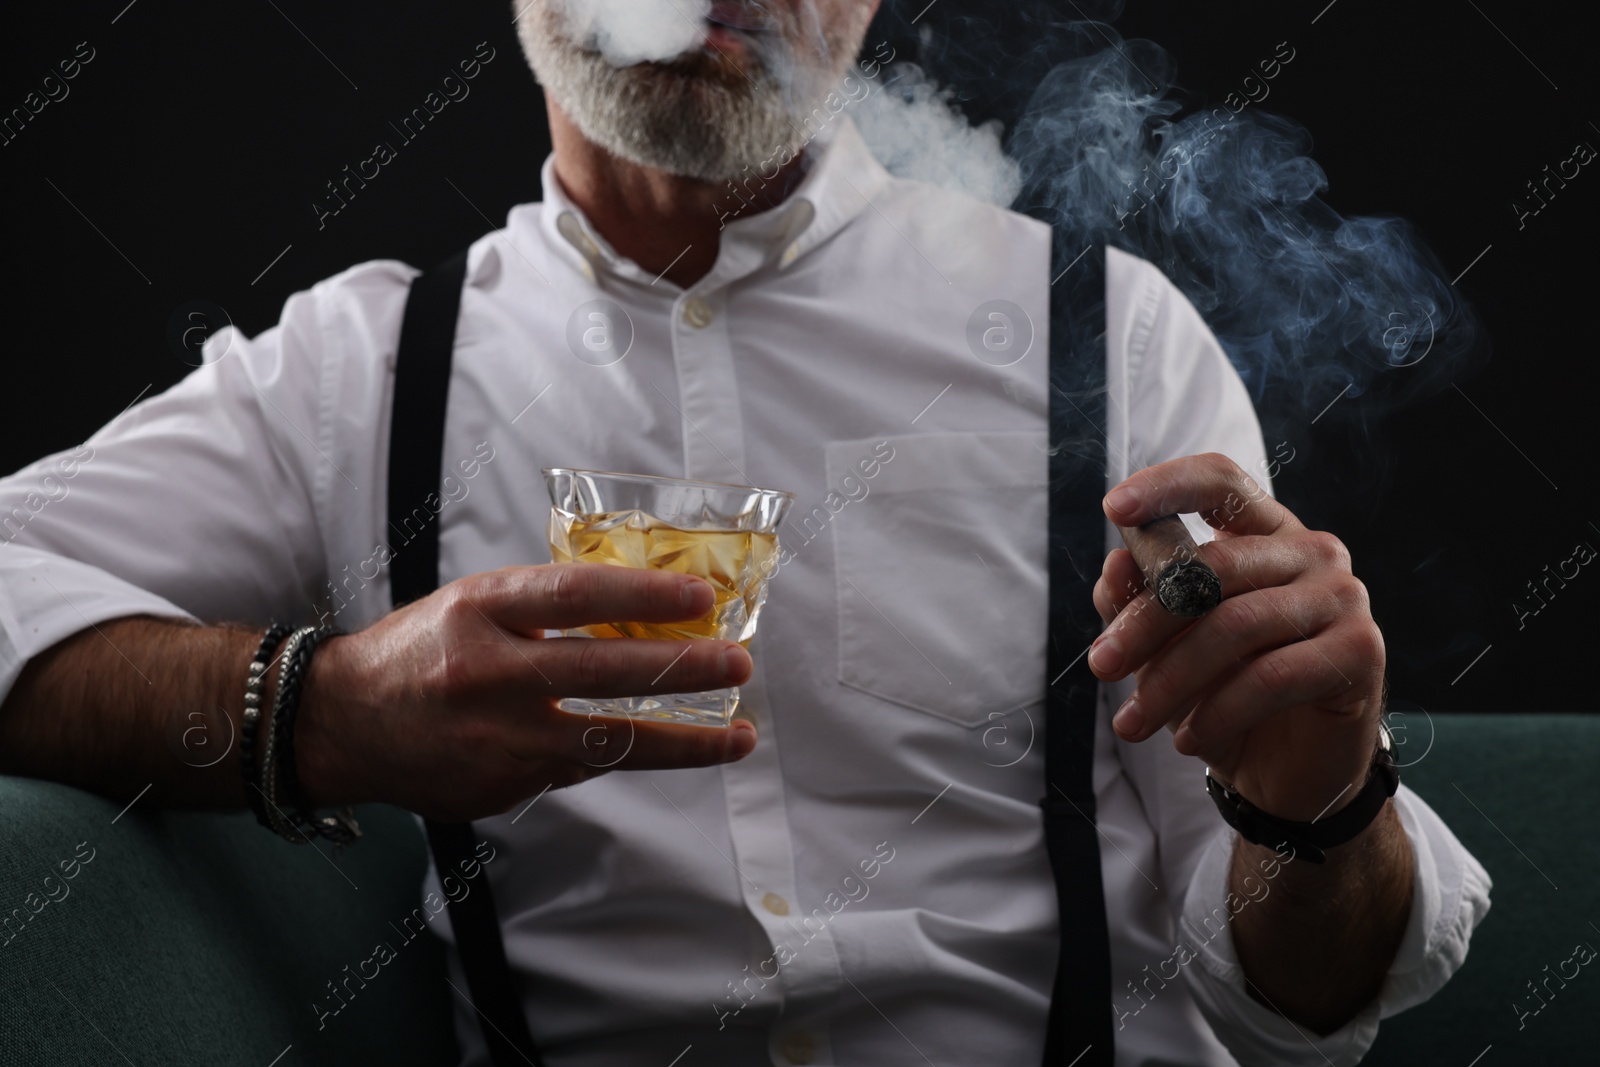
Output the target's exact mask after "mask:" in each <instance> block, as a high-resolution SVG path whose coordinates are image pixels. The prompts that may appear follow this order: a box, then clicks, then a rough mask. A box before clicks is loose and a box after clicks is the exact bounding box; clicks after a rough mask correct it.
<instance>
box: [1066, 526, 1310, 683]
mask: <svg viewBox="0 0 1600 1067" xmlns="http://www.w3.org/2000/svg"><path fill="white" fill-rule="evenodd" d="M1321 544H1322V542H1321V540H1320V539H1304V538H1293V539H1284V538H1272V537H1235V538H1230V539H1228V540H1226V541H1208V542H1207V543H1206V544H1203V545H1201V546H1200V548H1199V553H1198V554H1199V557H1200V558H1201V559H1202V560H1204V561H1205V562H1206V563H1208V564H1210V565H1211V569H1212V570H1214V571H1216V572H1217V577H1218V578H1220V579H1221V580H1222V596H1223V601H1222V605H1218V606H1217V607H1216V608H1213V609H1212V612H1211V614H1215V613H1216V612H1217V611H1220V610H1222V606H1223V605H1226V604H1227V602H1228V598H1230V597H1234V596H1238V595H1240V594H1241V593H1247V592H1252V591H1254V590H1257V589H1266V588H1270V587H1273V586H1279V585H1286V584H1288V583H1289V582H1292V581H1294V579H1296V578H1297V577H1299V576H1300V575H1301V574H1303V573H1305V572H1306V571H1307V570H1310V569H1312V568H1313V567H1316V566H1320V565H1322V560H1323V559H1324V556H1325V553H1324V550H1323V549H1322V547H1321ZM1138 581H1139V582H1140V583H1141V585H1143V578H1142V577H1141V578H1139V579H1138ZM1207 617H1209V616H1207ZM1194 622H1195V620H1193V619H1186V618H1181V617H1179V616H1177V615H1174V614H1172V613H1171V612H1170V611H1168V610H1167V609H1166V608H1163V607H1162V606H1161V605H1160V604H1159V603H1158V602H1157V601H1156V599H1155V595H1154V594H1153V593H1152V592H1150V591H1149V590H1148V589H1144V590H1142V591H1141V592H1140V594H1139V596H1138V597H1137V598H1136V599H1135V600H1134V601H1132V602H1131V603H1130V604H1129V605H1127V606H1126V607H1124V609H1123V610H1122V611H1121V612H1119V613H1118V614H1117V617H1116V619H1115V620H1114V621H1113V622H1112V623H1111V624H1110V625H1109V626H1107V627H1106V629H1105V631H1104V632H1103V633H1102V634H1101V635H1100V636H1099V637H1098V638H1096V639H1095V643H1094V646H1093V648H1091V649H1090V652H1089V668H1090V669H1091V670H1092V671H1094V673H1095V676H1096V677H1098V678H1100V679H1101V680H1103V681H1108V682H1111V681H1116V680H1117V679H1118V678H1123V677H1126V676H1127V675H1129V674H1131V673H1132V672H1134V671H1136V670H1138V669H1139V668H1140V667H1141V666H1143V665H1144V664H1145V663H1146V662H1147V661H1148V660H1149V659H1150V657H1152V656H1154V655H1155V654H1156V653H1157V652H1159V651H1160V650H1161V649H1162V648H1164V647H1166V644H1167V642H1169V641H1171V640H1172V639H1173V638H1174V637H1176V636H1177V635H1178V634H1180V633H1182V632H1183V631H1184V630H1185V629H1187V628H1188V627H1190V626H1192V625H1194Z"/></svg>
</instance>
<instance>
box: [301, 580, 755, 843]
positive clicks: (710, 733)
mask: <svg viewBox="0 0 1600 1067" xmlns="http://www.w3.org/2000/svg"><path fill="white" fill-rule="evenodd" d="M712 602H713V592H712V589H711V586H710V585H709V584H708V583H707V582H705V581H704V580H702V579H699V578H694V577H691V576H689V575H683V574H672V573H668V572H664V571H651V570H641V569H634V568H628V567H611V566H605V565H602V564H592V563H558V564H549V565H545V566H535V567H507V568H504V569H502V570H498V571H490V572H486V573H483V574H476V575H472V576H470V577H467V578H462V579H460V580H458V581H455V582H451V583H450V584H449V585H446V586H444V587H443V588H441V589H439V590H438V591H436V592H435V593H433V594H432V595H430V596H427V597H424V598H423V599H421V600H418V601H416V602H414V603H412V604H408V605H406V606H405V607H402V608H400V609H398V610H396V611H394V612H392V613H390V614H389V615H387V616H386V617H384V618H383V619H381V620H379V621H378V622H376V623H374V624H373V625H372V626H370V627H368V628H367V629H365V630H362V631H360V632H358V633H353V634H349V635H346V636H342V637H336V638H333V639H331V640H329V641H327V642H325V643H324V644H323V645H322V646H321V647H320V648H319V649H318V651H317V653H316V656H315V658H314V659H313V660H312V665H311V671H310V673H309V675H308V677H307V681H306V687H305V693H304V696H303V698H302V704H301V708H300V712H299V716H298V718H297V720H296V723H295V756H296V762H297V764H298V770H299V773H300V778H301V781H302V782H303V783H304V785H305V787H306V789H307V791H308V794H309V796H310V798H311V799H312V801H313V802H314V803H317V804H319V805H332V804H341V805H342V804H346V803H360V802H367V801H382V802H386V803H392V804H398V805H401V806H402V807H406V808H409V809H411V810H412V811H416V812H418V813H420V814H422V815H424V816H427V817H429V818H433V819H440V820H444V821H461V820H466V819H474V818H484V817H486V816H490V815H497V814H500V813H502V812H505V811H508V810H510V809H511V808H512V807H514V806H516V805H517V804H518V803H519V802H521V801H523V800H526V799H527V798H530V797H533V796H535V795H537V794H538V793H539V792H540V791H541V790H543V789H545V788H547V787H556V788H559V787H561V786H566V785H573V784H575V783H577V782H582V781H584V780H586V779H588V778H593V777H595V776H596V775H599V774H603V773H605V772H606V771H607V770H611V769H617V770H638V769H646V768H663V767H703V766H707V765H710V764H716V763H726V762H731V761H733V760H737V759H742V758H743V757H744V756H745V755H747V754H748V753H749V752H750V750H751V749H752V748H754V747H755V742H756V732H755V727H754V726H752V725H751V724H750V723H748V722H745V721H742V720H741V721H737V722H735V723H733V724H732V725H731V726H729V727H727V728H726V729H724V728H721V727H711V726H692V725H687V724H679V723H667V722H656V721H647V720H624V719H616V718H609V717H601V716H585V715H576V714H571V713H568V712H564V711H562V710H560V709H559V708H557V707H556V701H557V700H558V699H560V698H562V697H619V696H643V695H647V694H652V693H694V692H701V691H704V690H709V689H721V688H724V687H726V686H731V685H738V684H740V683H741V682H743V681H745V680H746V679H748V678H749V677H750V671H751V662H750V656H749V654H748V653H747V652H746V651H745V650H744V649H743V648H741V647H740V646H739V644H738V643H737V642H733V641H712V640H697V641H650V640H634V639H629V638H613V639H603V640H596V639H589V638H566V637H556V638H545V637H544V636H543V631H544V630H546V629H550V630H562V629H567V628H569V627H574V626H583V625H587V624H591V623H605V622H615V621H618V620H627V621H630V622H674V621H680V620H686V619H694V618H700V617H702V616H704V615H705V614H706V613H707V612H709V611H710V610H711V607H712Z"/></svg>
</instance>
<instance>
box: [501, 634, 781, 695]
mask: <svg viewBox="0 0 1600 1067" xmlns="http://www.w3.org/2000/svg"><path fill="white" fill-rule="evenodd" d="M524 644H526V645H531V646H533V647H532V648H529V649H527V650H526V651H527V653H528V658H529V660H530V663H531V665H535V666H536V667H537V669H538V671H539V673H540V675H541V676H542V678H543V679H544V680H546V681H547V683H548V684H547V685H546V686H543V687H542V688H543V689H544V690H545V691H546V692H548V693H550V694H551V695H554V696H562V697H569V696H570V697H625V696H645V695H648V694H651V693H703V692H705V691H707V690H710V689H725V688H727V687H728V686H733V685H740V684H742V683H743V682H745V681H748V680H749V678H750V672H751V670H752V667H753V665H752V664H751V662H750V653H748V652H746V651H745V650H744V649H743V648H742V647H741V646H740V645H739V643H738V642H736V641H707V640H699V641H655V640H646V639H642V638H631V637H613V638H591V637H557V638H551V639H549V640H542V641H525V642H524ZM513 666H514V665H513ZM524 692H525V690H524Z"/></svg>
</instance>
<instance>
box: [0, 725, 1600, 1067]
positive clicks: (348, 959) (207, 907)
mask: <svg viewBox="0 0 1600 1067" xmlns="http://www.w3.org/2000/svg"><path fill="white" fill-rule="evenodd" d="M1403 725H1404V727H1405V729H1404V730H1403V732H1402V733H1401V735H1400V736H1401V739H1402V742H1403V743H1402V745H1401V748H1400V760H1401V762H1402V764H1409V766H1406V767H1405V770H1404V771H1403V774H1404V777H1405V780H1406V782H1407V783H1408V784H1410V785H1412V786H1413V787H1414V788H1416V789H1417V790H1418V791H1419V792H1420V793H1421V794H1422V795H1423V796H1424V797H1426V798H1427V800H1428V801H1429V803H1431V804H1432V805H1433V806H1434V808H1435V809H1436V810H1438V811H1439V813H1440V814H1441V815H1443V816H1444V818H1445V819H1446V820H1447V821H1448V822H1449V824H1450V825H1451V827H1452V828H1454V830H1455V831H1456V834H1457V835H1458V836H1459V837H1460V838H1461V840H1462V841H1463V842H1464V843H1465V844H1466V845H1467V847H1468V848H1470V849H1471V850H1472V851H1473V852H1474V853H1475V854H1476V855H1477V856H1478V857H1479V859H1480V860H1481V861H1482V862H1483V864H1484V866H1485V867H1487V868H1488V870H1489V873H1490V875H1491V876H1492V877H1493V878H1494V881H1495V887H1494V896H1493V899H1494V906H1493V908H1492V909H1491V911H1490V913H1489V916H1488V918H1487V919H1486V920H1485V921H1484V925H1483V926H1482V927H1481V928H1480V929H1479V932H1478V934H1477V936H1476V937H1475V938H1474V940H1473V947H1472V953H1471V955H1470V956H1469V958H1468V960H1467V963H1466V965H1465V966H1464V967H1463V968H1462V970H1461V972H1460V973H1459V974H1458V975H1457V976H1456V978H1455V979H1454V980H1453V981H1452V982H1451V983H1450V984H1449V985H1448V986H1447V987H1446V988H1445V989H1444V990H1443V991H1442V992H1441V993H1440V994H1439V995H1438V996H1437V997H1435V998H1434V999H1433V1000H1432V1001H1430V1002H1429V1003H1427V1004H1425V1005H1423V1006H1422V1007H1420V1008H1417V1009H1415V1010H1413V1011H1411V1012H1407V1013H1406V1014H1404V1015H1401V1016H1398V1017H1396V1018H1394V1019H1392V1020H1390V1021H1389V1022H1387V1023H1385V1024H1384V1027H1383V1032H1382V1034H1381V1035H1380V1037H1379V1039H1378V1044H1377V1046H1376V1048H1375V1049H1374V1050H1373V1052H1372V1054H1371V1056H1369V1057H1368V1059H1367V1062H1368V1063H1369V1064H1381V1065H1399V1064H1405V1065H1408V1067H1414V1065H1418V1064H1447V1065H1451V1067H1467V1065H1468V1064H1471V1063H1477V1064H1478V1065H1479V1067H1501V1065H1505V1064H1517V1065H1530V1064H1546V1063H1549V1064H1576V1063H1591V1062H1600V1051H1597V1044H1600V1040H1597V1037H1596V1031H1595V1028H1594V1025H1593V1023H1592V1022H1591V1021H1590V1020H1591V1018H1592V1017H1591V1016H1590V1015H1589V1013H1590V1012H1592V1011H1595V1010H1596V1006H1597V1005H1600V976H1591V975H1585V974H1583V973H1582V972H1580V973H1579V975H1578V977H1576V978H1573V979H1572V980H1571V981H1570V982H1568V983H1567V985H1566V988H1561V987H1560V986H1559V985H1557V984H1556V983H1555V982H1551V983H1550V987H1549V988H1551V989H1556V990H1558V991H1559V992H1558V994H1557V995H1556V996H1554V997H1551V996H1549V995H1548V994H1546V996H1545V999H1546V1001H1547V1003H1546V1006H1545V1007H1544V1008H1543V1009H1542V1010H1541V1011H1540V1012H1539V1013H1538V1014H1537V1015H1529V1016H1528V1017H1526V1018H1523V1019H1522V1020H1521V1021H1520V1028H1519V1020H1518V1017H1517V1013H1516V1011H1515V1010H1514V1008H1513V1004H1514V1003H1520V1004H1522V1005H1523V1006H1524V1010H1527V1009H1531V1008H1532V1007H1534V1006H1536V1004H1537V1002H1536V1001H1534V999H1533V997H1532V995H1531V994H1530V993H1529V991H1528V988H1527V985H1526V983H1527V982H1529V981H1530V980H1531V981H1538V980H1540V979H1542V978H1544V977H1545V976H1546V975H1548V974H1550V973H1553V972H1554V971H1555V970H1556V969H1557V968H1558V966H1559V965H1560V964H1561V963H1562V961H1563V960H1566V959H1568V958H1569V957H1570V956H1571V955H1572V949H1573V946H1574V945H1575V944H1577V943H1578V942H1580V941H1586V940H1587V941H1590V942H1591V943H1592V944H1594V945H1596V946H1600V929H1597V928H1596V926H1594V925H1591V922H1593V923H1596V924H1600V889H1597V888H1596V885H1595V882H1596V876H1597V875H1600V854H1597V846H1596V844H1595V842H1596V840H1600V834H1596V833H1595V832H1594V830H1593V828H1592V827H1591V826H1590V825H1589V824H1588V823H1587V820H1586V818H1585V816H1586V815H1587V814H1588V813H1590V812H1593V811H1595V810H1596V808H1597V807H1600V776H1594V774H1593V771H1592V770H1590V768H1592V767H1594V766H1595V765H1596V764H1600V759H1597V760H1595V761H1593V762H1591V760H1590V757H1593V756H1600V717H1594V716H1554V715H1474V716H1465V715H1438V716H1434V717H1433V719H1432V720H1431V721H1429V720H1427V719H1426V717H1425V716H1423V715H1420V714H1412V715H1410V716H1407V717H1406V718H1405V720H1404V723H1403ZM120 808H121V806H120V805H118V804H114V803H112V802H110V801H106V800H103V799H101V798H99V797H95V796H91V795H89V794H87V793H83V792H79V791H77V790H74V789H70V788H67V787H64V786H59V785H54V784H50V783H44V782H36V781H30V780H25V779H17V778H0V812H3V818H0V857H3V858H0V915H5V916H9V917H10V922H9V923H8V924H7V925H6V926H5V927H4V930H3V932H0V1067H12V1065H17V1067H22V1065H26V1067H54V1065H58V1064H59V1065H66V1064H71V1065H74V1067H77V1065H85V1064H94V1065H98V1064H106V1065H108V1067H109V1065H121V1064H137V1065H138V1067H152V1065H156V1064H175V1063H186V1064H207V1065H211V1067H232V1065H238V1067H274V1065H275V1067H303V1065H306V1064H318V1065H321V1064H327V1065H340V1067H343V1065H347V1064H364V1063H381V1064H386V1065H404V1064H427V1065H439V1064H454V1063H455V1041H454V1038H453V1036H452V1033H451V1028H450V1018H451V1011H452V1003H451V1001H452V998H454V997H456V996H458V994H457V993H455V992H453V991H452V989H451V988H450V986H449V984H447V982H446V980H445V972H444V965H443V955H442V952H441V950H440V947H439V945H438V943H437V942H436V941H435V940H434V939H432V938H431V937H427V936H423V937H418V938H417V939H416V940H414V941H410V942H404V943H402V941H401V938H400V937H399V936H397V933H396V929H395V928H396V927H398V926H399V925H400V923H401V921H402V920H403V919H404V918H405V917H406V916H407V915H409V914H410V913H411V911H412V909H413V908H414V907H416V906H417V903H418V885H419V882H420V879H421V877H422V872H423V870H424V867H425V864H426V853H425V848H424V844H423V839H422V836H421V833H420V831H419V828H418V826H417V824H416V822H415V820H414V819H413V818H412V817H411V816H410V815H408V814H406V813H404V812H401V811H398V810H395V809H392V808H383V807H369V808H366V809H364V810H363V811H362V812H361V813H360V816H361V820H362V827H363V829H364V830H365V832H366V837H365V838H364V839H363V840H362V841H361V842H360V844H359V845H358V846H357V847H355V848H351V849H347V850H345V851H344V852H343V853H342V854H336V853H335V852H334V850H333V849H331V848H327V847H323V848H321V849H319V850H313V849H312V848H310V847H304V846H302V847H298V848H295V847H290V846H288V845H285V844H282V843H280V842H278V841H277V840H275V839H274V838H272V837H271V835H269V834H267V833H266V832H265V831H262V830H260V829H259V828H257V827H254V826H253V825H251V824H250V822H249V817H248V816H245V815H240V814H228V815H219V814H213V813H180V812H171V811H161V810H158V809H157V808H155V807H154V806H153V805H151V804H150V803H149V802H148V801H147V800H145V801H139V802H136V803H135V804H134V805H133V806H132V807H131V808H129V809H128V810H127V811H126V812H123V813H121V814H120V815H119V811H120ZM1568 830H1571V831H1573V833H1571V835H1570V836H1569V835H1568V834H1567V831H1568ZM69 872H70V874H71V877H70V878H68V877H67V875H68V873H69ZM47 878H48V879H49V880H48V881H47V880H46V879H47ZM19 909H20V910H19ZM379 942H388V943H389V944H391V945H392V946H393V947H394V948H395V949H396V950H397V951H396V953H395V958H393V959H392V960H391V961H390V962H388V963H387V964H386V965H385V966H383V967H382V968H381V969H380V970H379V971H378V973H377V975H376V977H374V978H372V979H371V980H370V981H368V982H367V983H366V985H365V987H364V988H363V987H359V986H356V985H353V984H352V985H351V986H350V988H353V989H356V990H357V992H356V994H355V996H353V997H349V998H348V1005H347V1006H346V1007H345V1008H344V1009H343V1010H341V1011H340V1012H339V1013H338V1014H337V1015H328V1016H326V1017H319V1013H318V1011H317V1009H316V1008H315V1007H314V1006H313V1005H314V1004H318V1003H320V1004H322V1005H323V1006H324V1008H326V1007H328V1006H330V1005H332V1004H333V1003H334V1002H333V1001H332V1000H331V997H330V994H329V990H328V983H329V982H330V981H342V980H343V979H344V978H345V977H346V976H347V975H348V974H349V973H353V972H354V971H355V970H356V968H357V966H358V964H360V963H361V961H363V960H366V959H368V958H369V957H371V956H372V954H373V949H374V946H375V945H376V944H378V943H379ZM347 965H348V966H349V967H350V968H351V971H350V972H346V971H345V970H344V968H345V967H346V966H347ZM1546 965H1549V967H1550V971H1545V970H1544V967H1545V966H1546ZM369 973H370V972H369ZM1486 1049H1487V1050H1488V1051H1487V1052H1485V1050H1486ZM929 1051H930V1053H931V1054H933V1055H934V1056H935V1058H937V1053H936V1051H934V1050H929ZM1479 1056H1482V1059H1481V1060H1475V1057H1479ZM275 1057H276V1059H275ZM986 1067H987V1065H986ZM1003 1067H1012V1065H1003Z"/></svg>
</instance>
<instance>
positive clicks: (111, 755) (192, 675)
mask: <svg viewBox="0 0 1600 1067" xmlns="http://www.w3.org/2000/svg"><path fill="white" fill-rule="evenodd" d="M260 639H261V632H260V631H259V630H249V629H242V628H237V627H217V626H195V625H192V624H186V623H182V622H176V621H171V620H160V619H148V618H129V619H117V620H113V621H110V622H103V623H100V624H99V625H98V626H97V627H90V628H89V629H86V630H83V631H81V632H79V633H77V634H74V635H73V636H71V637H69V638H67V639H65V640H63V641H61V642H59V643H58V644H56V645H54V646H52V647H51V648H49V649H47V650H46V651H44V652H42V653H40V654H39V655H37V656H35V657H34V658H33V659H32V660H30V661H29V662H28V665H27V667H25V668H24V669H23V672H22V674H21V676H20V677H19V678H18V680H17V683H16V684H15V685H14V686H13V687H12V689H11V692H10V694H9V695H8V696H7V697H6V700H5V703H4V704H3V705H0V773H5V774H16V775H24V776H27V777H32V778H47V779H52V780H55V781H60V782H66V783H68V784H70V785H75V786H78V787H79V788H82V789H87V790H91V791H93V792H96V793H101V794H103V795H105V796H109V797H113V798H117V799H126V800H131V799H132V798H133V797H135V796H137V795H138V794H139V792H140V791H141V790H143V789H144V788H145V787H146V786H147V785H148V786H150V792H149V794H148V796H147V797H146V799H148V800H153V801H155V802H158V803H165V804H177V805H195V806H235V805H242V804H243V803H244V802H245V796H244V786H243V781H242V776H241V774H240V771H239V755H238V754H239V741H238V738H239V725H240V716H241V714H242V712H243V710H244V683H245V671H246V668H247V666H248V665H249V662H250V658H251V657H252V656H253V655H254V654H255V649H256V645H257V644H258V643H259V642H260Z"/></svg>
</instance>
